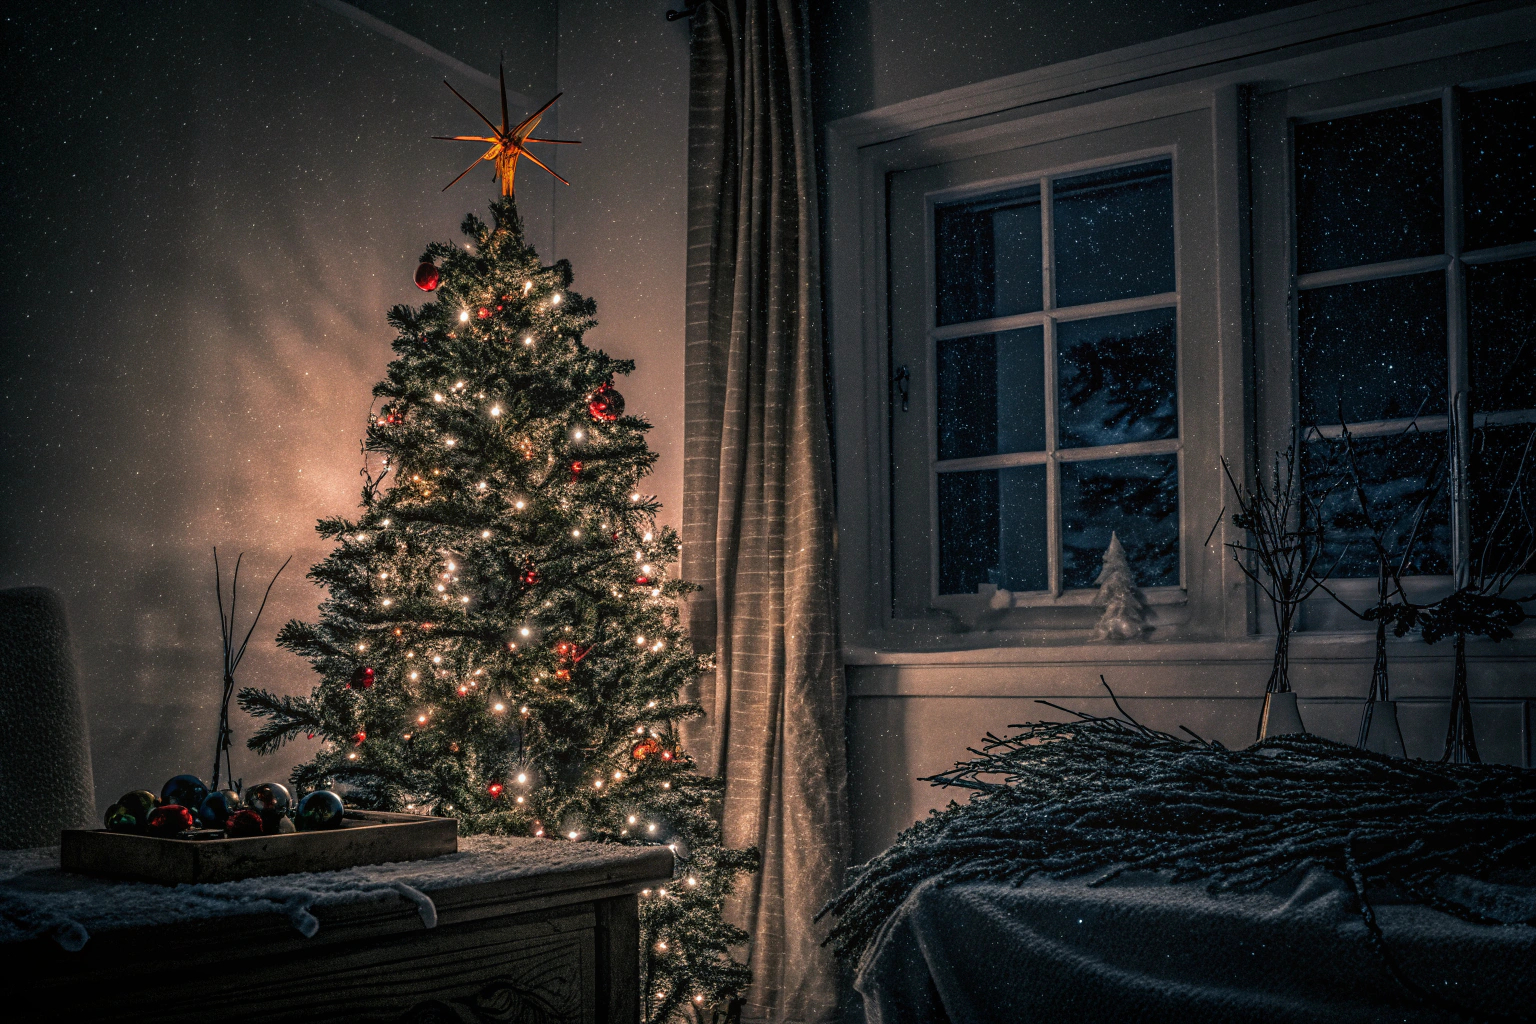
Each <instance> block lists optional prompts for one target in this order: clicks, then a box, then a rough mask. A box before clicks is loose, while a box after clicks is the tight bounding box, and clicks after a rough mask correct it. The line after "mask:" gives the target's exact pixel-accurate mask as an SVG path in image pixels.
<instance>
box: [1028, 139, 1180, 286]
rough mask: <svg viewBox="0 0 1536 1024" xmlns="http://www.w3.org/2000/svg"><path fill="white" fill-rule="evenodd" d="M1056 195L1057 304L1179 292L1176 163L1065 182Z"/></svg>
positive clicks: (1059, 182)
mask: <svg viewBox="0 0 1536 1024" xmlns="http://www.w3.org/2000/svg"><path fill="white" fill-rule="evenodd" d="M1052 197H1053V199H1052V213H1053V215H1054V218H1055V220H1054V225H1055V228H1054V230H1055V238H1056V305H1058V306H1078V305H1082V304H1084V303H1089V302H1108V301H1110V300H1111V299H1129V298H1133V297H1135V296H1138V295H1159V294H1162V293H1163V292H1171V291H1173V290H1174V288H1175V284H1174V272H1173V161H1172V160H1167V159H1164V160H1154V161H1151V162H1150V163H1144V164H1136V165H1135V166H1133V167H1117V168H1114V169H1113V170H1108V171H1095V172H1093V173H1092V174H1079V175H1076V176H1074V177H1070V178H1059V179H1057V180H1056V182H1055V183H1054V185H1053V186H1052Z"/></svg>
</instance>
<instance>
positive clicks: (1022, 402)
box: [935, 327, 1045, 459]
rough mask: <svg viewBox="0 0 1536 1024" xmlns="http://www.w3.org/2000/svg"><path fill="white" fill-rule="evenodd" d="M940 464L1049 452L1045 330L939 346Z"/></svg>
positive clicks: (955, 340) (952, 341)
mask: <svg viewBox="0 0 1536 1024" xmlns="http://www.w3.org/2000/svg"><path fill="white" fill-rule="evenodd" d="M935 354H936V358H937V363H938V392H939V458H941V459H969V458H974V457H976V456H978V455H997V454H1001V453H1005V452H1032V451H1040V450H1042V449H1044V448H1045V329H1044V328H1041V327H1027V328H1025V329H1023V330H1019V331H1005V332H1002V333H999V334H982V335H977V336H974V337H970V338H951V339H946V340H942V341H939V342H937V343H936V345H935Z"/></svg>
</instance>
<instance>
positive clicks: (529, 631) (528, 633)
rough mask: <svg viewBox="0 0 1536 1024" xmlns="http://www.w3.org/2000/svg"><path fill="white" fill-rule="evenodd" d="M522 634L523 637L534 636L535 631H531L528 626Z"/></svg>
mask: <svg viewBox="0 0 1536 1024" xmlns="http://www.w3.org/2000/svg"><path fill="white" fill-rule="evenodd" d="M522 633H523V636H532V635H533V631H532V630H531V629H529V628H528V627H527V626H524V627H523V629H522Z"/></svg>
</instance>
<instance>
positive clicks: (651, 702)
mask: <svg viewBox="0 0 1536 1024" xmlns="http://www.w3.org/2000/svg"><path fill="white" fill-rule="evenodd" d="M645 706H646V707H648V708H653V707H655V706H656V702H655V701H647V702H646V705H645Z"/></svg>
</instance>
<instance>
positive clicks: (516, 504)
mask: <svg viewBox="0 0 1536 1024" xmlns="http://www.w3.org/2000/svg"><path fill="white" fill-rule="evenodd" d="M512 507H513V508H515V509H517V510H518V511H519V512H521V511H522V510H523V509H524V508H525V507H526V505H525V504H524V503H523V502H522V501H516V502H513V504H512Z"/></svg>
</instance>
